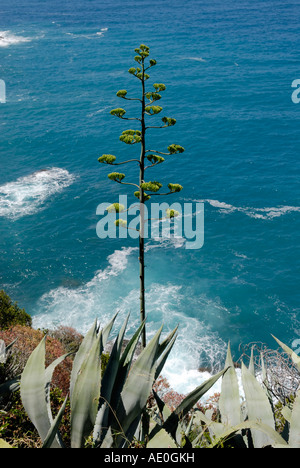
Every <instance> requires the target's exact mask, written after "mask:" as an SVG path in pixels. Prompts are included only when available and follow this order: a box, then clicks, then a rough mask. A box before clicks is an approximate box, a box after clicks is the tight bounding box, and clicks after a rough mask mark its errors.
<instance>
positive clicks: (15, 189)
mask: <svg viewBox="0 0 300 468" xmlns="http://www.w3.org/2000/svg"><path fill="white" fill-rule="evenodd" d="M74 180H75V176H74V175H72V174H70V173H69V172H68V171H67V170H65V169H60V168H56V167H53V168H51V169H45V170H41V171H37V172H34V173H33V174H30V175H28V176H25V177H20V178H19V179H17V180H16V181H15V182H9V183H7V184H5V185H2V186H0V217H5V218H10V219H18V218H21V217H23V216H28V215H32V214H35V213H36V212H37V211H39V210H40V209H42V208H43V206H44V204H45V202H46V201H47V199H49V198H50V197H51V196H53V195H55V194H56V193H59V192H61V191H62V190H63V189H64V188H66V187H68V186H69V185H71V184H72V183H73V182H74Z"/></svg>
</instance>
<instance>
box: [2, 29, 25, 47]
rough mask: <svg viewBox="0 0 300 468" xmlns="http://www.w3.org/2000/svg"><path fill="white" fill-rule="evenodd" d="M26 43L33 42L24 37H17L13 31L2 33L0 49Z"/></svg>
mask: <svg viewBox="0 0 300 468" xmlns="http://www.w3.org/2000/svg"><path fill="white" fill-rule="evenodd" d="M24 42H31V39H29V38H28V37H23V36H16V35H15V34H13V33H12V32H11V31H0V47H9V46H12V45H16V44H22V43H24Z"/></svg>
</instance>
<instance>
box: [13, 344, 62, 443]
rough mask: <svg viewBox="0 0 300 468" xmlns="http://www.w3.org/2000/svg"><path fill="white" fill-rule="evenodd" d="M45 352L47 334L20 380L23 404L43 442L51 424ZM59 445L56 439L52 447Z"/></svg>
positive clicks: (31, 357)
mask: <svg viewBox="0 0 300 468" xmlns="http://www.w3.org/2000/svg"><path fill="white" fill-rule="evenodd" d="M45 354H46V336H45V337H44V338H43V339H42V341H41V342H40V344H39V345H38V346H37V347H36V349H35V350H34V351H33V352H32V354H31V356H30V357H29V359H28V361H27V364H26V366H25V368H24V371H23V373H22V376H21V382H20V389H21V399H22V403H23V406H24V408H25V411H26V412H27V414H28V416H29V418H30V419H31V422H32V423H33V424H34V426H35V427H36V429H37V431H38V433H39V436H40V438H41V439H42V441H43V442H44V441H45V439H46V437H47V434H48V431H49V429H50V426H51V422H50V419H49V415H48V408H47V403H46V392H45V380H46V379H45ZM59 447H60V445H59V444H58V442H57V441H56V440H54V441H53V443H52V448H59Z"/></svg>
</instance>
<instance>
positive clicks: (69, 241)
mask: <svg viewBox="0 0 300 468" xmlns="http://www.w3.org/2000/svg"><path fill="white" fill-rule="evenodd" d="M298 10H299V4H298V2H297V1H293V0H287V1H285V2H282V1H278V0H251V1H250V0H240V1H239V2H237V1H235V0H227V1H226V2H224V1H220V0H210V1H209V2H208V1H204V0H203V1H202V0H190V1H188V2H183V1H182V0H172V1H164V2H161V1H157V0H152V1H151V2H148V1H144V0H142V1H141V0H140V1H138V0H122V1H121V0H117V1H114V2H109V1H102V0H89V1H87V0H86V1H84V0H72V1H68V0H64V1H60V2H58V1H56V0H52V1H50V0H48V1H45V2H39V1H37V0H26V1H25V0H9V1H8V0H2V2H1V7H0V79H1V80H3V81H4V82H5V84H6V103H5V104H1V103H0V165H1V166H0V167H1V171H0V230H1V244H0V253H1V266H0V277H1V283H0V287H1V288H3V289H4V290H5V291H6V292H7V293H8V294H9V295H10V296H11V297H12V298H13V299H14V300H17V301H19V304H20V305H21V306H22V307H25V308H26V310H27V312H28V313H30V314H31V315H32V317H33V324H34V326H35V327H44V328H48V327H55V326H57V325H60V324H64V325H68V326H72V327H75V328H76V329H78V330H79V331H81V332H82V333H85V332H86V331H87V330H88V329H89V327H90V326H91V324H92V323H93V321H94V320H95V318H98V319H99V321H100V322H101V323H103V324H104V323H106V322H107V321H108V320H109V319H110V318H111V317H112V316H113V315H114V314H115V312H116V311H119V315H118V318H117V323H116V331H117V329H118V327H119V326H120V324H121V323H122V321H123V320H124V318H125V317H126V316H127V314H128V313H130V314H131V318H130V329H129V333H130V332H132V331H133V330H134V329H135V328H136V327H137V326H138V323H139V312H138V308H139V279H138V250H137V247H138V246H137V242H136V241H135V240H134V239H131V238H128V239H118V238H116V239H99V238H98V237H97V234H96V225H97V222H98V221H99V217H98V216H97V215H96V210H97V206H98V205H99V204H100V203H104V202H109V203H113V202H116V201H118V196H119V194H123V195H128V196H130V197H131V196H132V191H131V189H130V187H127V186H124V187H121V186H120V185H117V184H114V183H113V182H111V181H109V180H108V178H107V174H108V172H109V170H107V168H106V167H104V166H103V165H100V164H99V163H98V161H97V159H98V157H99V156H101V155H102V154H107V153H110V154H116V155H117V156H118V157H119V158H123V157H125V158H127V159H128V156H131V157H134V156H136V155H137V150H136V148H135V147H133V148H128V147H127V146H126V145H124V144H123V143H121V142H120V141H119V135H120V134H121V132H122V131H123V130H125V129H126V128H130V126H129V127H128V126H127V125H126V122H122V121H120V120H118V119H116V118H114V117H112V116H110V114H109V111H110V110H111V109H113V108H116V107H120V106H124V107H126V109H127V112H128V115H130V116H136V115H137V114H136V113H137V112H139V110H138V107H137V106H136V104H134V103H128V105H126V102H123V101H120V99H118V98H117V97H116V92H117V91H118V90H119V89H127V90H128V91H129V92H130V94H131V95H132V96H133V95H134V96H135V95H137V93H140V90H139V88H138V82H137V80H136V79H135V78H134V77H132V76H131V75H129V74H128V72H127V70H128V69H129V68H130V67H132V66H134V65H135V64H136V62H134V60H133V57H134V55H135V52H134V49H135V48H136V47H138V46H139V45H140V44H141V43H145V44H147V45H148V46H149V47H150V52H151V57H152V58H155V59H156V60H157V66H156V67H153V68H152V69H151V70H150V75H151V78H150V80H149V87H150V89H151V85H152V83H154V82H159V83H160V82H163V83H165V84H166V87H167V89H166V91H165V92H164V93H163V99H162V100H161V101H160V103H159V104H161V105H162V107H164V115H167V116H170V117H174V118H176V119H177V124H176V126H175V127H172V128H169V129H164V130H153V131H152V132H151V133H149V137H148V138H149V140H148V142H149V146H151V147H153V146H156V148H158V149H161V150H162V151H165V150H166V148H167V146H168V145H169V144H171V143H177V144H180V145H182V146H184V147H185V152H184V153H182V154H179V155H174V156H172V157H169V159H167V160H166V162H165V163H164V164H162V165H159V166H157V167H155V168H153V169H151V170H150V171H152V172H151V177H152V178H153V179H154V180H160V181H162V182H163V183H164V185H167V184H168V183H169V182H172V183H180V184H181V185H183V187H184V189H183V191H182V192H180V193H179V194H177V195H174V196H173V198H172V202H174V201H176V202H179V203H181V204H183V203H197V202H198V203H204V210H205V226H204V233H205V242H204V246H203V247H202V248H201V249H196V250H188V249H186V248H185V243H184V242H178V241H177V242H176V241H174V239H163V240H157V239H147V240H146V304H147V316H148V321H147V332H148V337H149V338H150V337H151V336H152V335H153V334H154V333H155V331H156V330H157V329H158V328H159V327H160V326H161V324H162V323H163V324H164V333H167V332H168V331H170V330H172V329H173V328H174V327H176V326H177V324H178V325H179V331H178V338H177V342H176V345H175V347H174V349H173V351H172V354H171V355H170V358H169V361H168V363H167V365H166V368H165V375H166V376H167V377H168V378H169V380H170V382H171V384H172V385H173V387H174V388H175V389H176V390H178V391H180V392H186V391H188V390H190V389H192V388H193V387H195V386H196V385H197V384H198V383H199V382H200V381H202V380H203V379H204V378H206V377H207V376H209V375H210V374H209V372H214V371H216V370H218V369H220V368H221V367H222V366H223V365H224V358H225V353H226V348H227V344H228V342H229V341H230V343H231V347H232V350H233V355H234V359H238V357H239V355H240V349H239V347H240V344H248V343H250V342H253V341H255V342H263V343H266V344H267V345H268V346H270V347H276V343H275V342H274V340H273V338H272V337H271V334H273V335H276V336H277V337H278V338H279V339H281V340H282V341H284V342H286V343H287V344H288V345H290V346H292V345H293V343H295V340H297V339H298V338H299V335H300V330H299V263H300V258H299V228H300V214H299V211H300V199H299V143H300V135H299V128H300V126H299V123H300V104H299V105H297V104H295V103H294V102H293V101H292V99H291V96H292V92H293V91H294V90H293V89H292V87H291V85H292V83H293V81H294V80H296V79H299V78H300V70H299V60H300V34H299V33H300V20H299V11H298ZM147 84H148V83H147ZM138 96H139V94H138ZM108 169H109V168H108ZM123 169H124V172H126V176H127V179H128V180H130V181H136V180H137V172H136V168H135V167H134V166H132V165H130V166H128V167H126V168H125V166H122V171H123ZM150 171H149V173H150ZM149 177H150V176H149ZM150 180H151V178H150ZM133 200H134V198H133ZM164 201H167V202H169V201H170V198H168V199H166V200H164ZM199 367H202V368H203V367H204V368H207V372H204V373H199V372H198V368H199Z"/></svg>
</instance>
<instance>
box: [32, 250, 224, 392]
mask: <svg viewBox="0 0 300 468" xmlns="http://www.w3.org/2000/svg"><path fill="white" fill-rule="evenodd" d="M136 252H137V248H132V247H130V248H122V249H120V250H116V251H115V252H114V253H113V254H112V255H110V256H109V257H108V259H107V261H108V265H107V266H106V268H104V269H102V270H100V271H97V272H96V273H95V275H94V277H93V278H92V279H91V280H90V281H88V282H86V283H85V284H83V285H81V286H80V287H77V288H75V289H74V288H72V289H71V288H66V287H59V288H56V289H54V290H52V291H50V292H49V293H47V294H44V295H43V296H42V297H41V298H40V300H39V302H38V304H37V307H36V311H35V313H36V314H37V315H34V316H33V326H34V327H35V328H37V327H42V328H53V327H55V326H59V325H62V324H63V325H67V326H71V327H74V328H76V329H77V330H78V331H80V332H81V333H86V332H87V330H88V329H89V328H90V326H91V325H92V323H93V322H94V320H95V319H98V320H99V321H100V322H101V324H105V323H107V322H108V321H109V320H110V319H111V317H112V316H113V315H114V313H115V312H117V311H118V318H117V321H116V325H115V328H114V330H115V333H116V332H117V331H118V330H119V328H120V326H121V324H122V323H123V322H124V319H125V317H126V316H127V315H128V313H130V322H129V328H128V337H129V336H131V334H132V333H133V331H135V330H136V328H137V327H138V325H139V320H140V318H139V290H138V288H134V289H131V290H130V288H129V289H126V283H127V282H128V276H126V274H127V273H128V269H129V266H132V264H129V261H130V259H131V258H133V256H134V254H136ZM130 274H131V272H130V271H129V275H130ZM124 278H125V279H124ZM185 301H186V298H185V294H184V290H183V288H182V286H180V285H177V284H171V283H168V284H155V283H154V284H152V285H151V286H150V287H149V289H148V291H147V293H146V303H147V340H148V341H149V340H150V339H151V337H152V336H153V335H154V334H155V333H156V331H157V330H158V329H159V328H160V326H161V325H162V324H163V325H164V329H163V337H165V336H166V335H167V334H168V333H169V332H170V331H171V330H173V329H174V328H175V327H176V326H177V325H179V329H178V337H177V340H176V343H175V346H174V348H173V350H172V352H171V354H170V356H169V359H168V360H167V363H166V365H165V368H164V371H163V375H164V376H165V377H166V378H167V379H168V381H169V382H170V385H171V387H172V388H173V389H174V390H175V391H177V392H179V393H187V392H189V391H190V390H192V389H194V388H195V387H196V386H197V385H200V383H202V382H203V381H204V380H205V379H206V378H208V377H209V376H210V374H209V372H208V371H207V372H206V371H204V372H199V371H198V368H199V366H200V365H201V363H202V365H204V363H205V365H207V366H208V367H209V368H212V372H214V371H215V370H216V368H215V367H214V366H215V365H216V364H218V365H219V366H220V365H221V367H222V365H223V364H224V363H225V355H226V347H227V346H226V344H225V343H224V342H223V341H222V340H221V339H220V338H219V336H218V334H217V333H215V332H213V331H211V330H210V329H209V327H207V326H206V325H205V324H204V323H202V322H201V321H200V320H199V319H197V318H193V317H187V316H185V314H184V312H183V310H184V307H183V305H184V303H185ZM208 307H210V308H211V307H212V305H211V304H209V305H208ZM217 390H218V389H216V388H215V387H214V388H213V389H212V390H211V391H210V393H209V395H212V394H213V393H214V392H216V391H217ZM209 395H208V396H209Z"/></svg>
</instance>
